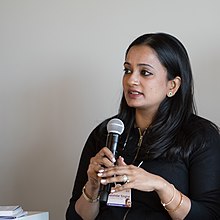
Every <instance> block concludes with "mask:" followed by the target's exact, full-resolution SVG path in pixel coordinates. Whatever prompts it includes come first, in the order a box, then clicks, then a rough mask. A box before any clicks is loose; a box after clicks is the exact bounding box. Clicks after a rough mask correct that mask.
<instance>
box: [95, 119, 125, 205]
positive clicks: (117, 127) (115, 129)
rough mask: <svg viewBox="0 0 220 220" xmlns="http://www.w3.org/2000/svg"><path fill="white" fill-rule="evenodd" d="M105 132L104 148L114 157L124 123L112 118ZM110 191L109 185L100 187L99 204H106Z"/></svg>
mask: <svg viewBox="0 0 220 220" xmlns="http://www.w3.org/2000/svg"><path fill="white" fill-rule="evenodd" d="M107 131H108V136H107V140H106V147H108V148H109V149H110V150H111V152H112V153H113V155H114V157H115V156H116V149H117V144H118V138H119V135H121V134H122V132H123V131H124V123H123V122H122V121H121V120H120V119H118V118H113V119H111V120H110V121H109V122H108V124H107ZM110 190H111V184H107V185H101V187H100V191H99V193H100V197H99V201H100V202H104V203H106V202H107V200H108V195H109V193H110Z"/></svg>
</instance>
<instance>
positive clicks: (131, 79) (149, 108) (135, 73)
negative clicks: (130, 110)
mask: <svg viewBox="0 0 220 220" xmlns="http://www.w3.org/2000/svg"><path fill="white" fill-rule="evenodd" d="M124 69H125V70H124V76H123V90H124V96H125V99H126V101H127V104H128V105H129V106H130V107H134V108H136V110H144V111H146V112H147V113H153V114H154V113H155V112H156V111H157V109H158V107H159V105H160V103H161V102H162V100H163V99H164V98H165V97H166V95H167V94H168V93H169V91H170V81H168V79H167V71H166V69H165V67H164V66H162V65H161V63H160V61H159V59H158V58H157V54H156V52H155V51H154V50H153V49H151V48H150V47H148V46H144V45H139V46H133V47H131V49H130V50H129V52H128V54H127V56H126V59H125V63H124Z"/></svg>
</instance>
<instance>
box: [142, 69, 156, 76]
mask: <svg viewBox="0 0 220 220" xmlns="http://www.w3.org/2000/svg"><path fill="white" fill-rule="evenodd" d="M141 75H143V76H150V75H153V73H151V72H150V71H148V70H142V71H141Z"/></svg>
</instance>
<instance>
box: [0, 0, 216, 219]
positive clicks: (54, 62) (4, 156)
mask: <svg viewBox="0 0 220 220" xmlns="http://www.w3.org/2000/svg"><path fill="white" fill-rule="evenodd" d="M219 21H220V13H219V1H218V0H210V1H201V0H194V1H190V0H185V1H176V0H167V1H159V0H154V1H150V0H137V1H132V0H117V1H116V0H111V1H105V0H104V1H103V0H93V1H86V0H19V1H18V0H0V205H10V204H19V205H22V207H23V208H24V209H25V210H29V211H49V213H50V219H51V220H62V219H64V218H65V217H64V216H65V212H66V208H67V206H68V203H69V199H70V197H71V192H72V187H73V183H74V179H75V174H76V169H77V166H78V162H79V157H80V154H81V151H82V148H83V145H84V143H85V141H86V139H87V137H88V135H89V133H90V132H91V130H92V129H93V128H94V127H95V126H96V125H97V124H98V123H100V122H101V121H102V120H104V119H105V118H107V117H110V116H112V115H113V114H115V113H117V111H118V107H119V101H120V97H121V94H122V87H121V79H122V75H123V62H124V53H125V50H126V48H127V46H128V45H129V44H130V43H131V41H133V40H134V39H135V38H136V37H138V36H139V35H141V34H144V33H148V32H167V33H170V34H172V35H174V36H176V37H177V38H178V39H180V40H181V41H182V43H183V44H184V45H185V47H186V48H187V50H188V53H189V56H190V59H191V63H192V69H193V74H194V80H195V97H196V103H197V108H198V113H199V114H200V115H201V116H203V117H206V118H208V119H210V120H211V121H213V122H215V123H216V124H218V125H220V115H219V112H220V102H219V82H220V74H219V63H220V41H219V39H220V29H219Z"/></svg>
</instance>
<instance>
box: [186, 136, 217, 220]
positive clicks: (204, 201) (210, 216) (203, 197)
mask: <svg viewBox="0 0 220 220" xmlns="http://www.w3.org/2000/svg"><path fill="white" fill-rule="evenodd" d="M189 169H190V174H189V175H190V183H189V185H190V195H189V198H190V199H191V209H190V212H189V213H188V215H187V217H186V218H185V219H186V220H195V219H201V220H203V219H204V220H214V219H220V136H219V133H218V132H211V133H209V141H208V142H207V144H206V146H204V147H200V148H199V150H197V151H195V152H194V153H193V154H192V156H191V158H190V167H189Z"/></svg>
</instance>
